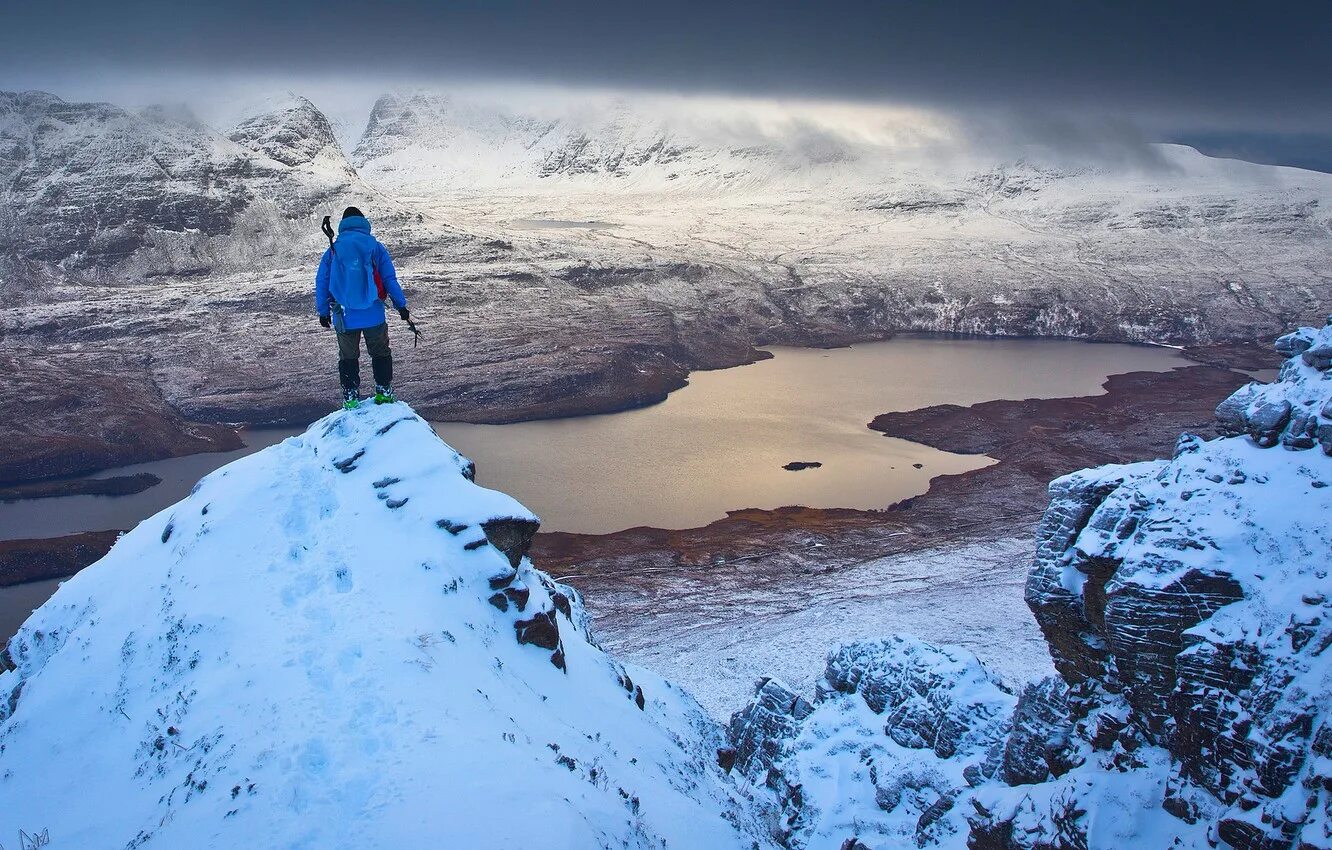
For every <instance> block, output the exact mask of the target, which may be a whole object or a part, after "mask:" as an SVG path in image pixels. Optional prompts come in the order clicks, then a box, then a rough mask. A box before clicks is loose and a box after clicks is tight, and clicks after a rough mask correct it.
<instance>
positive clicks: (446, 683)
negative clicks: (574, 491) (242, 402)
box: [0, 404, 772, 850]
mask: <svg viewBox="0 0 1332 850" xmlns="http://www.w3.org/2000/svg"><path fill="white" fill-rule="evenodd" d="M471 473H472V466H471V464H470V462H468V461H467V460H466V459H465V458H462V457H460V456H459V455H458V454H457V453H456V452H454V451H453V450H452V449H450V448H449V447H448V446H446V445H445V444H444V443H442V442H441V441H440V440H439V439H438V438H437V437H436V436H435V435H434V433H433V432H432V431H431V429H430V426H429V425H428V424H426V423H425V422H424V421H423V420H421V419H420V418H418V417H417V416H416V415H415V414H414V413H413V412H412V411H411V409H410V408H408V407H407V406H405V405H402V404H394V405H386V406H383V407H369V408H363V409H362V410H360V411H355V412H341V413H337V414H334V415H331V416H327V417H325V418H324V419H322V420H320V421H318V422H316V423H315V424H314V425H312V426H311V427H310V429H309V430H308V431H306V432H305V433H304V434H302V435H300V436H298V437H293V438H291V439H288V440H287V441H285V442H283V443H281V444H280V445H277V446H273V447H271V448H269V449H266V450H264V451H261V452H259V453H257V454H255V455H252V456H249V457H247V458H244V459H243V460H239V461H236V462H235V463H232V464H229V465H227V466H225V467H223V468H221V469H219V470H218V471H216V472H214V473H213V474H211V475H209V476H208V477H207V478H205V479H203V480H202V481H201V482H199V484H198V486H196V487H195V489H194V491H193V492H192V493H191V495H190V496H189V497H188V498H186V499H184V500H182V501H181V502H179V503H177V504H176V505H174V506H172V507H170V508H168V509H166V510H164V511H162V512H161V513H159V514H158V515H156V516H154V517H152V518H150V519H148V520H146V521H144V522H143V523H141V524H140V525H139V526H138V527H137V528H136V529H134V530H133V531H131V532H130V533H128V534H127V535H125V536H124V537H123V538H122V539H121V540H120V541H119V542H118V543H117V544H116V545H115V547H114V548H113V549H112V550H111V552H110V553H109V554H108V555H107V556H106V557H105V558H104V559H103V560H102V561H100V562H99V563H97V564H95V565H93V566H92V567H89V568H88V569H86V570H84V571H83V572H81V573H79V575H78V576H76V577H75V578H73V579H71V580H70V581H68V582H66V583H65V584H64V585H63V586H62V587H61V588H60V590H59V591H58V592H57V593H56V595H55V596H54V597H53V598H52V599H51V600H50V601H49V602H48V603H47V604H46V605H44V606H43V607H42V608H41V609H39V610H38V611H37V612H36V613H35V614H34V615H33V616H32V617H31V618H30V619H29V620H28V621H27V622H26V623H25V624H24V626H23V627H22V628H21V629H20V630H19V633H18V634H17V635H16V636H15V637H14V638H13V639H12V640H11V641H10V642H9V644H8V647H7V650H6V652H5V654H4V655H3V660H4V661H5V664H4V665H3V667H0V669H4V670H6V671H7V672H4V673H0V799H3V800H4V801H5V804H4V806H3V807H0V832H3V833H5V834H10V835H12V834H16V833H17V831H18V830H19V829H27V830H29V831H30V832H37V831H40V830H41V829H43V828H46V829H49V834H50V837H51V842H52V846H60V845H66V846H70V847H134V848H143V849H144V850H148V848H154V847H162V848H176V847H198V848H204V847H217V848H233V847H242V846H268V845H278V846H284V847H296V846H301V847H364V846H384V845H386V844H393V845H397V846H403V847H474V848H485V847H495V848H500V847H526V846H534V844H541V843H543V842H546V843H550V844H552V846H569V847H615V848H619V847H634V848H644V850H646V848H659V847H662V846H667V847H680V848H687V847H709V848H711V847H730V848H736V850H753V848H764V847H770V846H772V844H771V842H770V840H769V839H768V837H767V835H766V832H765V831H764V830H763V829H762V828H761V827H760V826H759V825H758V824H757V821H756V820H755V819H754V818H753V817H752V816H751V815H750V814H749V813H748V811H747V810H746V809H745V808H744V806H743V803H742V800H741V799H740V797H739V796H738V794H737V792H736V790H735V788H734V787H733V785H732V784H731V783H730V781H729V780H728V779H727V778H726V777H725V775H724V774H723V772H722V771H721V769H720V768H719V767H718V765H717V764H716V751H717V749H718V748H719V747H720V746H721V745H722V743H723V738H722V735H721V730H720V729H718V728H717V727H715V726H714V725H712V724H711V723H709V722H708V721H707V719H706V718H705V716H704V715H703V713H702V710H701V709H699V707H698V706H697V704H696V703H694V702H693V700H692V699H691V698H689V697H688V696H687V695H685V694H683V693H681V692H680V691H678V690H677V689H675V688H674V687H673V686H671V685H670V684H669V683H667V682H665V681H663V680H662V679H660V678H659V677H657V676H655V675H653V674H651V673H650V672H647V671H644V670H641V669H638V668H631V667H627V666H626V665H623V664H620V663H619V662H617V661H615V660H614V659H613V658H610V657H608V656H607V655H605V654H604V653H602V652H601V651H600V650H599V649H598V648H597V647H596V645H595V643H594V642H593V641H592V639H591V636H590V634H589V633H588V630H587V620H586V615H585V613H584V612H583V609H582V605H581V602H580V600H579V598H578V596H577V594H576V593H574V592H573V591H572V590H571V589H570V588H567V587H564V586H562V585H559V584H557V583H556V582H553V581H552V580H550V579H549V578H548V577H547V576H545V575H544V574H542V573H540V572H539V571H537V570H536V569H535V568H534V567H533V566H532V564H531V562H530V561H529V560H528V559H527V558H526V549H527V546H528V544H529V543H530V541H531V536H532V532H533V531H535V529H536V525H537V519H536V517H534V516H532V515H531V514H530V513H529V512H528V511H527V510H526V509H524V508H523V507H522V506H521V505H519V504H518V503H517V502H515V501H514V500H513V499H511V498H509V497H508V496H505V495H503V494H501V493H497V492H494V491H490V490H486V489H484V488H481V487H478V486H477V485H475V484H474V483H473V482H472V481H471ZM496 595H498V597H499V598H498V599H496ZM72 801H78V804H77V805H75V804H74V802H72Z"/></svg>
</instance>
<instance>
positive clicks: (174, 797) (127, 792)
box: [0, 323, 1332, 850]
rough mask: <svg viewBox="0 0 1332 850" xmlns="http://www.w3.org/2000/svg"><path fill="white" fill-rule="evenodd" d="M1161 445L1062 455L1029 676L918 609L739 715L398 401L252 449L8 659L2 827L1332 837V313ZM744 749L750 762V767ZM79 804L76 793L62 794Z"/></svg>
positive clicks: (724, 835) (805, 836) (1025, 841)
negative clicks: (1168, 452)
mask: <svg viewBox="0 0 1332 850" xmlns="http://www.w3.org/2000/svg"><path fill="white" fill-rule="evenodd" d="M1278 350H1280V351H1281V352H1283V353H1284V354H1286V355H1287V356H1288V360H1287V362H1286V363H1285V365H1284V366H1283V368H1282V370H1281V373H1280V379H1279V380H1278V381H1277V382H1275V383H1273V384H1270V385H1259V384H1251V385H1249V386H1247V387H1245V388H1244V389H1242V390H1240V391H1239V392H1237V393H1236V394H1235V395H1234V396H1232V397H1231V398H1229V399H1227V400H1226V401H1225V402H1223V403H1222V404H1221V405H1220V407H1219V408H1218V418H1219V421H1220V424H1221V428H1222V430H1223V433H1224V434H1226V436H1222V437H1220V438H1218V439H1214V440H1210V441H1208V440H1203V439H1201V438H1199V437H1195V436H1192V435H1184V436H1183V437H1181V438H1180V440H1179V443H1178V447H1177V449H1176V452H1175V455H1174V457H1173V458H1171V459H1169V460H1159V461H1150V462H1145V463H1137V464H1130V465H1118V466H1107V467H1101V468H1098V469H1093V470H1086V471H1083V472H1079V473H1075V474H1073V475H1069V476H1065V477H1063V478H1060V479H1058V480H1056V481H1055V482H1053V483H1052V484H1051V488H1050V495H1051V502H1050V506H1049V509H1048V510H1047V512H1046V515H1045V518H1044V520H1043V522H1042V525H1041V530H1040V538H1039V544H1038V547H1037V555H1036V559H1035V563H1034V564H1033V566H1032V569H1031V572H1030V575H1029V579H1028V584H1027V599H1028V603H1029V605H1030V607H1031V609H1032V612H1033V614H1034V615H1035V617H1036V620H1037V622H1038V623H1039V625H1040V627H1041V629H1042V631H1043V633H1044V634H1045V637H1046V640H1047V642H1048V644H1049V648H1050V652H1051V655H1052V657H1053V659H1054V662H1055V666H1056V669H1057V670H1058V671H1059V674H1060V677H1059V678H1058V679H1053V678H1052V679H1047V680H1044V681H1041V682H1037V683H1033V684H1031V685H1029V686H1027V687H1026V688H1025V689H1023V690H1022V691H1021V692H1020V693H1018V692H1016V691H1015V690H1014V689H1012V688H1010V687H1008V686H1007V685H1005V683H1004V682H1002V681H1001V680H1000V679H999V678H998V677H997V676H995V675H994V674H993V673H991V672H990V671H988V670H987V669H986V668H985V667H984V665H982V664H981V663H980V662H978V661H977V660H976V659H975V658H974V656H972V655H970V654H969V653H968V652H967V651H966V650H963V649H960V648H956V647H937V646H931V645H929V644H926V643H923V642H921V641H919V640H916V639H914V638H909V637H905V636H890V637H887V638H885V639H883V640H878V641H863V642H859V643H856V644H853V645H850V646H846V647H842V648H840V649H837V650H835V651H834V652H832V653H831V654H830V655H829V657H828V664H827V669H826V672H825V674H824V676H823V679H822V681H821V682H820V683H819V686H818V688H817V690H816V692H815V693H814V694H813V695H810V696H802V695H800V694H797V693H795V692H793V691H792V690H791V689H790V688H788V687H786V686H785V685H783V684H782V683H781V682H780V681H779V680H775V679H767V680H764V681H762V682H761V683H760V685H759V688H758V690H757V693H756V695H755V697H754V700H753V702H752V703H751V704H750V705H749V706H747V707H745V708H744V709H742V710H741V711H740V712H738V713H737V714H736V715H735V716H734V718H733V719H732V722H731V725H730V728H729V730H728V735H726V736H723V734H722V732H721V730H720V729H719V728H717V727H715V726H713V725H711V724H710V723H709V721H708V720H707V719H706V717H705V716H704V714H703V712H702V711H701V709H700V708H699V707H698V706H697V704H696V703H695V702H694V701H693V700H692V699H691V698H690V697H689V696H688V695H687V694H685V693H683V692H681V691H679V690H678V689H676V688H674V687H673V686H671V685H670V684H669V683H667V682H665V681H663V680H662V679H660V678H659V677H658V676H656V675H654V674H652V673H651V672H649V671H646V670H642V669H639V668H636V667H630V666H627V665H625V664H623V663H620V662H618V661H616V660H615V659H614V658H611V657H609V656H607V655H606V654H605V653H603V652H602V651H601V650H600V649H599V648H598V647H597V645H596V643H595V642H594V641H593V640H592V638H591V636H590V633H589V629H588V624H587V618H586V615H585V614H584V612H583V609H582V606H581V603H580V601H579V599H578V596H577V594H576V593H575V592H573V591H572V590H571V589H569V588H567V587H565V586H563V585H560V584H558V583H556V582H554V581H552V580H551V579H550V578H549V577H547V576H545V575H544V574H542V573H541V572H539V571H538V570H537V569H535V567H534V566H533V565H532V564H531V562H530V561H529V560H528V559H527V558H526V557H525V552H526V549H527V546H528V543H529V542H530V540H531V536H532V534H533V533H534V532H535V530H536V528H537V519H536V518H535V517H533V516H532V515H531V514H530V513H529V512H527V511H526V510H525V509H524V508H522V506H521V505H518V504H517V503H515V502H514V501H513V500H512V499H510V498H508V497H507V496H504V495H502V494H499V493H495V492H493V491H489V490H485V489H483V488H480V487H477V486H476V485H475V484H474V482H473V480H472V479H473V477H474V469H473V467H472V466H471V464H470V463H469V462H468V461H466V460H465V459H463V458H461V457H460V456H458V455H457V453H456V452H454V451H453V450H451V449H450V448H449V447H448V446H446V445H444V444H443V443H442V442H440V441H439V440H438V438H437V437H436V436H435V435H434V434H433V432H432V431H431V429H430V427H429V426H428V425H427V424H426V423H425V422H424V421H423V420H421V419H420V418H418V417H417V416H416V415H415V414H414V413H413V412H412V411H411V410H410V409H409V408H407V407H406V406H405V405H401V404H398V405H391V406H384V407H371V408H367V409H362V410H360V411H356V412H340V413H337V414H333V415H331V416H328V417H325V418H324V419H322V420H320V421H318V422H316V423H315V424H314V425H313V426H311V428H310V429H309V430H308V431H306V432H305V433H304V434H303V435H301V436H299V437H294V438H291V439H289V440H287V441H286V442H284V443H282V444H280V445H278V446H275V447H273V448H270V449H267V450H265V451H262V452H259V453H257V454H255V455H252V456H250V457H248V458H245V459H243V460H240V461H237V462H235V463H232V464H230V465H228V466H226V467H223V468H222V469H220V470H218V471H217V472H215V473H213V474H212V475H210V476H208V477H207V478H205V479H204V480H203V481H201V482H200V483H199V485H198V486H197V487H196V488H195V490H194V491H193V492H192V493H191V495H190V496H189V497H187V498H186V499H185V500H183V501H181V502H180V503H178V504H176V505H174V506H172V507H170V508H168V509H166V510H164V511H163V512H161V513H160V514H158V515H156V516H154V517H152V518H150V519H148V520H146V521H145V522H143V523H142V524H140V525H139V526H138V527H137V528H136V529H135V530H134V531H132V532H130V533H129V534H128V535H126V536H125V537H124V538H123V539H121V540H120V541H119V542H118V543H117V544H116V546H115V548H114V549H113V550H112V551H111V552H110V554H108V555H107V556H106V558H104V559H103V560H102V561H101V562H99V563H98V564H96V565H94V566H93V567H91V568H89V569H87V570H85V571H84V572H82V573H80V574H79V575H78V576H76V577H75V578H74V579H72V580H70V581H69V582H67V583H65V584H64V585H63V586H62V587H61V589H60V590H59V591H58V592H57V593H56V595H55V596H54V597H53V598H52V599H51V600H50V601H49V602H47V603H46V604H45V605H44V606H43V607H42V608H41V609H39V610H38V611H37V612H36V613H35V614H34V615H33V616H32V617H31V618H30V619H29V620H28V621H27V622H26V623H25V624H24V626H23V627H22V628H21V629H20V631H19V633H18V634H17V635H16V636H15V637H14V638H13V639H12V640H11V641H10V642H9V644H8V646H7V648H6V652H5V654H4V656H3V659H4V661H5V667H7V668H8V669H7V671H6V672H4V673H3V674H0V799H3V800H5V803H6V805H5V807H3V809H0V829H8V830H10V831H11V832H12V831H13V830H15V829H19V828H21V829H27V830H29V831H34V830H43V829H49V830H50V834H51V836H52V840H53V846H58V845H56V844H55V840H56V839H57V838H60V839H61V840H64V841H66V842H68V843H70V844H71V845H73V846H81V847H83V846H87V847H101V846H107V847H123V846H133V847H143V848H147V847H154V846H162V847H178V846H190V847H234V846H244V845H248V844H251V843H259V842H267V843H277V844H280V845H282V846H298V847H301V846H308V847H330V846H332V847H341V846H349V847H350V846H365V845H366V844H375V843H379V844H386V843H387V844H393V845H406V846H466V847H510V846H526V845H527V844H530V843H532V841H533V840H534V839H533V837H532V836H533V835H534V831H535V833H536V834H539V839H535V840H539V841H540V843H542V844H546V845H551V846H555V847H570V848H575V847H577V848H581V847H588V846H594V847H644V848H646V847H659V846H662V842H665V846H668V847H679V848H704V847H706V848H713V847H736V848H754V847H760V848H762V847H777V846H781V847H785V848H788V850H816V849H817V850H824V848H827V850H889V849H890V848H898V847H902V846H917V847H927V848H928V847H939V848H948V850H961V848H963V847H967V848H969V850H1038V848H1039V850H1105V849H1106V848H1120V847H1131V846H1132V847H1136V846H1142V847H1152V848H1156V847H1161V848H1167V847H1170V848H1180V850H1194V848H1196V850H1203V848H1229V850H1321V848H1326V847H1332V793H1330V791H1329V789H1330V788H1332V750H1329V744H1328V741H1329V736H1330V735H1332V733H1330V732H1329V725H1328V722H1329V721H1328V718H1327V716H1326V715H1327V706H1328V705H1329V704H1330V703H1332V667H1330V666H1329V662H1328V656H1327V648H1328V647H1329V646H1330V645H1332V630H1330V628H1332V627H1330V626H1329V623H1330V622H1332V620H1329V610H1328V609H1329V606H1332V601H1329V600H1332V584H1329V582H1330V581H1332V579H1329V570H1328V567H1329V561H1328V552H1329V551H1332V378H1330V377H1329V376H1332V323H1329V325H1328V326H1326V327H1324V328H1321V329H1314V328H1301V329H1299V330H1298V331H1296V332H1295V333H1292V334H1289V335H1287V336H1284V337H1282V338H1281V339H1280V340H1279V341H1278ZM724 771H729V772H730V773H731V776H730V777H728V776H727V775H726V774H725V772H724ZM73 800H78V801H79V803H78V805H72V804H71V802H70V801H73Z"/></svg>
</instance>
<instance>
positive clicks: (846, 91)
mask: <svg viewBox="0 0 1332 850" xmlns="http://www.w3.org/2000/svg"><path fill="white" fill-rule="evenodd" d="M3 20H4V26H3V28H0V88H44V89H48V90H52V91H55V92H56V93H57V94H62V95H64V96H73V97H78V96H80V95H81V90H82V89H89V90H93V89H96V88H97V87H98V86H101V87H105V86H106V85H107V84H108V82H109V81H110V82H114V81H115V80H116V79H118V78H123V79H125V80H134V81H137V82H138V83H139V84H140V85H142V84H143V81H145V80H152V79H162V80H172V79H177V80H178V79H181V78H189V79H195V78H199V79H201V80H212V81H214V82H216V83H217V84H219V85H224V84H226V83H227V81H229V80H232V79H233V78H236V77H238V76H242V75H243V76H248V77H254V76H257V75H262V76H266V77H268V78H271V79H273V80H277V81H281V80H283V79H284V78H290V79H292V80H301V79H307V80H308V79H311V78H319V79H322V80H325V81H331V82H336V81H337V80H340V79H347V80H356V81H358V82H360V83H361V84H363V85H364V84H369V85H375V84H378V82H379V81H383V83H384V84H385V85H386V86H387V85H391V84H393V83H394V81H403V82H412V83H428V82H430V81H432V80H441V81H447V82H449V83H450V84H453V85H457V84H458V83H460V82H462V83H465V82H466V81H467V80H500V81H510V82H541V83H544V84H555V85H563V84H568V85H574V86H598V87H627V88H641V89H650V90H656V91H666V92H692V91H702V92H709V93H738V94H746V95H762V96H778V97H783V96H796V97H802V98H829V99H838V100H867V101H876V102H888V103H900V104H909V105H916V106H926V107H930V108H935V109H940V110H944V111H950V112H963V113H965V112H968V111H983V112H989V113H993V112H1006V113H1011V114H1014V115H1047V114H1048V115H1060V116H1072V117H1073V118H1074V119H1079V118H1087V117H1090V118H1093V119H1097V120H1099V119H1103V118H1104V119H1112V120H1116V121H1119V120H1123V121H1129V122H1133V123H1134V124H1135V126H1138V127H1141V128H1142V129H1143V131H1144V132H1145V133H1146V134H1147V135H1149V136H1151V137H1153V138H1163V139H1174V138H1178V139H1180V140H1185V141H1196V142H1199V143H1201V144H1204V146H1208V145H1210V146H1211V147H1213V148H1214V149H1216V148H1225V147H1227V146H1230V147H1233V148H1236V149H1237V150H1238V148H1241V147H1242V148H1244V149H1245V151H1246V152H1247V153H1246V155H1248V156H1251V157H1252V158H1258V159H1262V158H1265V157H1266V158H1275V159H1277V160H1280V161H1291V160H1297V159H1301V158H1306V159H1308V158H1313V159H1315V160H1321V161H1322V162H1323V163H1325V164H1326V165H1327V166H1328V167H1332V150H1330V149H1329V146H1332V85H1330V84H1329V82H1330V79H1329V78H1330V77H1332V73H1330V71H1332V61H1329V55H1330V54H1332V2H1329V0H1307V1H1306V2H1291V3H1281V2H1263V3H1259V2H1235V1H1234V0H1219V2H1218V0H1213V2H1206V3H1204V2H1189V0H1147V1H1146V2H1137V0H1119V2H1109V0H1083V2H1078V0H1059V2H1055V1H1054V0H1050V2H1045V0H1037V2H1030V1H1028V2H1004V0H952V2H949V0H935V1H934V2H892V0H884V2H865V1H864V0H824V2H808V3H790V2H780V0H766V2H748V0H741V1H740V2H735V0H729V1H728V0H711V2H709V1H708V0H674V1H673V2H671V0H658V2H652V3H608V2H590V1H589V0H572V2H516V0H466V2H449V0H415V2H396V3H374V2H367V0H357V2H351V0H323V2H320V3H312V2H303V0H279V2H273V0H228V2H212V3H180V2H167V0H157V2H151V1H150V0H118V2H115V3H106V2H102V0H87V2H62V1H61V0H53V2H32V0H13V2H10V3H8V4H6V9H5V11H4V14H3ZM1302 164H1307V163H1302Z"/></svg>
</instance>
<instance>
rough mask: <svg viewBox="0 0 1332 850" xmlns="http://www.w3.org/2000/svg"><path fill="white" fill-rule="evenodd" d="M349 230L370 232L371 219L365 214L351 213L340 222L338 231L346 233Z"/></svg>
mask: <svg viewBox="0 0 1332 850" xmlns="http://www.w3.org/2000/svg"><path fill="white" fill-rule="evenodd" d="M348 230H358V231H360V232H361V233H369V232H370V219H368V218H366V217H365V216H363V215H349V216H347V217H346V218H344V219H343V220H342V221H340V222H338V233H344V232H346V231H348Z"/></svg>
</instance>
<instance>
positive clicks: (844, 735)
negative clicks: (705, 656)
mask: <svg viewBox="0 0 1332 850" xmlns="http://www.w3.org/2000/svg"><path fill="white" fill-rule="evenodd" d="M1014 703H1015V699H1014V697H1013V695H1012V694H1011V693H1009V692H1008V691H1007V690H1006V689H1005V688H1004V687H1003V686H1002V685H1001V684H1000V683H999V682H998V680H997V678H996V677H994V675H993V674H991V673H990V672H989V671H988V670H987V669H986V668H985V667H984V666H983V665H982V664H981V663H980V662H979V661H977V660H976V658H975V657H974V656H972V655H971V654H970V653H968V652H966V651H965V650H961V649H958V648H956V647H936V646H932V645H930V644H927V643H924V642H922V641H918V640H916V639H914V638H908V637H905V636H893V637H891V638H888V639H886V640H882V641H867V642H864V643H856V644H851V645H848V646H845V647H842V648H841V649H839V650H837V651H836V652H833V653H831V654H830V655H829V656H828V667H827V670H826V671H825V674H824V678H823V680H822V681H821V682H819V684H818V688H817V691H816V695H815V699H814V703H813V704H811V703H809V702H807V701H806V700H805V699H803V698H802V697H800V696H799V695H797V694H795V693H792V692H791V691H790V690H789V689H788V688H786V686H784V685H782V684H781V683H780V682H777V681H776V680H765V681H762V682H760V683H759V687H758V690H757V692H756V694H755V696H754V699H753V700H752V701H751V703H750V704H749V705H748V706H747V707H746V708H744V709H742V710H741V711H739V712H737V713H736V714H735V716H734V717H732V718H731V725H730V729H729V734H730V739H731V745H732V746H733V747H734V748H735V749H736V751H737V753H738V756H737V759H736V769H737V770H738V771H739V772H741V773H742V774H743V775H745V776H746V777H747V778H748V779H750V780H751V781H753V782H755V783H756V784H759V785H761V786H762V787H766V788H767V789H769V791H770V792H771V793H772V794H773V796H774V798H775V800H776V801H777V803H778V805H779V806H780V811H781V815H780V826H779V829H780V830H781V834H782V838H783V841H784V842H785V844H786V846H788V847H843V846H845V847H862V846H863V847H869V848H878V847H898V846H903V845H907V844H916V845H919V846H925V845H927V844H933V843H938V842H945V843H948V842H956V841H961V840H964V838H965V835H966V821H965V819H963V818H962V816H961V814H960V813H959V812H958V811H956V810H955V804H956V802H957V800H958V799H959V797H960V796H961V795H962V794H963V793H964V790H965V789H967V788H969V787H971V786H972V785H977V784H981V783H984V782H985V781H987V780H988V779H989V778H990V777H992V776H994V775H995V773H996V771H997V770H998V769H999V765H1000V763H1001V761H1002V758H1003V747H1004V740H1005V736H1006V733H1007V731H1008V718H1009V716H1010V715H1011V714H1012V711H1013V707H1014Z"/></svg>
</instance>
